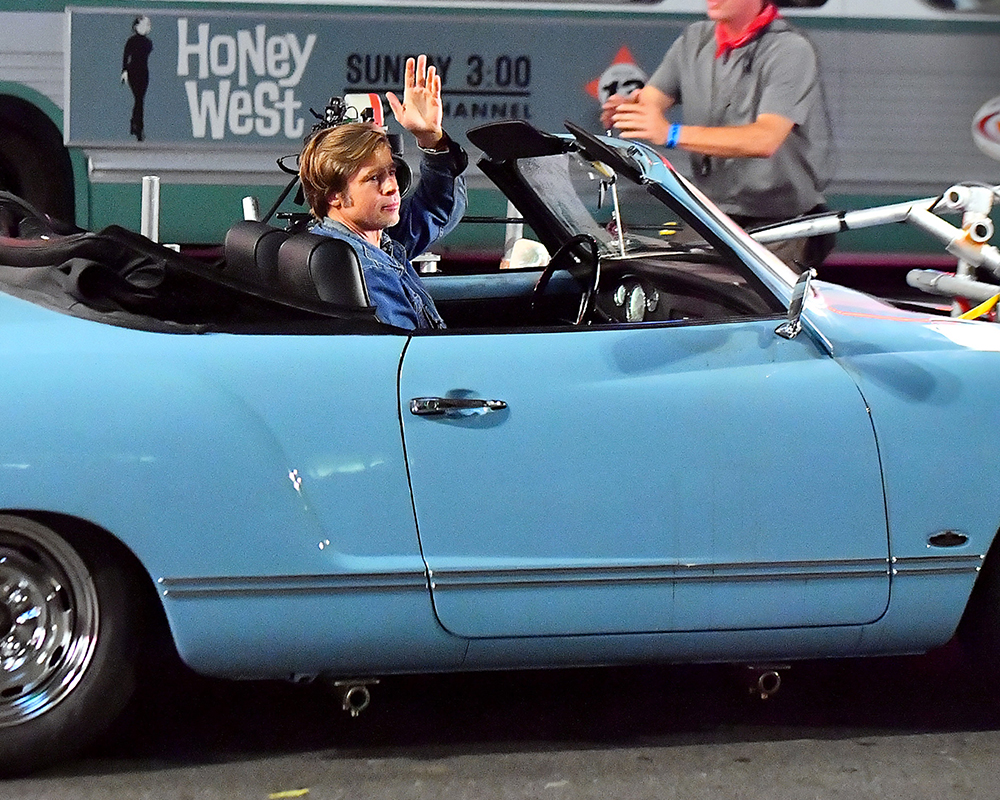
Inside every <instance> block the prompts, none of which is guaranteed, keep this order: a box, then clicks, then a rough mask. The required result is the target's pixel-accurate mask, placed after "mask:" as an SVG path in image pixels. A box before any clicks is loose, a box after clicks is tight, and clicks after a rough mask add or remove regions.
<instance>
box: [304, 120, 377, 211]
mask: <svg viewBox="0 0 1000 800" xmlns="http://www.w3.org/2000/svg"><path fill="white" fill-rule="evenodd" d="M383 147H384V148H386V149H387V150H389V151H390V152H391V150H392V148H391V147H390V145H389V137H388V135H387V134H386V133H385V131H383V130H382V129H381V128H378V127H376V126H374V125H372V124H370V123H368V122H348V123H346V124H344V125H337V126H335V127H332V128H323V129H322V130H320V131H318V132H316V133H315V134H313V136H312V137H310V139H309V141H307V142H306V144H305V147H303V148H302V154H301V155H300V156H299V178H300V179H301V181H302V191H303V193H304V194H305V198H306V202H307V203H308V204H309V210H310V211H311V212H312V214H313V216H314V217H316V219H323V217H325V216H326V213H327V211H328V210H329V208H330V199H329V198H330V195H331V194H336V193H337V192H342V191H344V190H345V189H346V188H347V184H348V182H349V181H350V180H351V176H352V175H354V173H356V172H357V171H358V170H359V169H361V168H362V167H363V166H364V165H365V164H366V163H367V162H368V161H369V160H370V159H371V158H372V157H373V156H374V155H375V154H377V153H378V152H379V151H380V150H381V149H382V148H383Z"/></svg>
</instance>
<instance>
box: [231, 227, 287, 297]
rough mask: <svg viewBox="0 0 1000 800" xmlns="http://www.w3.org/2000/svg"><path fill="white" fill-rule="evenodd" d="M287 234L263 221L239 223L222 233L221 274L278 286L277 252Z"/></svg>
mask: <svg viewBox="0 0 1000 800" xmlns="http://www.w3.org/2000/svg"><path fill="white" fill-rule="evenodd" d="M287 238H288V232H287V231H283V230H281V229H280V228H272V227H271V226H270V225H268V224H266V223H264V222H257V221H255V220H240V221H239V222H237V223H236V224H235V225H233V227H231V228H230V229H229V230H228V231H227V232H226V240H225V245H224V253H225V257H226V268H225V272H226V274H227V275H230V276H232V277H235V278H240V279H242V280H245V281H249V282H251V283H258V284H263V285H265V286H266V285H274V284H277V283H278V249H279V248H280V247H281V245H282V243H283V242H284V241H285V240H286V239H287Z"/></svg>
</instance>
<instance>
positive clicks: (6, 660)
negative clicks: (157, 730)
mask: <svg viewBox="0 0 1000 800" xmlns="http://www.w3.org/2000/svg"><path fill="white" fill-rule="evenodd" d="M135 585H136V582H135V581H134V579H133V578H132V571H131V570H130V569H128V568H127V565H126V563H125V561H124V559H123V558H122V557H121V556H120V555H117V553H116V549H115V548H114V547H113V546H111V543H109V542H102V541H100V539H98V538H95V537H94V536H93V535H91V534H90V532H83V531H77V530H70V529H69V528H66V529H65V530H64V529H63V526H59V527H58V528H57V527H55V526H52V527H50V526H48V525H45V524H42V523H41V522H38V521H35V520H33V519H28V518H25V517H20V516H13V515H7V514H0V772H3V773H6V774H14V773H21V772H25V771H27V770H30V769H34V768H37V767H39V766H42V765H44V764H46V763H49V762H52V761H54V760H56V759H59V758H63V757H65V756H67V755H69V754H71V753H73V752H75V751H77V750H79V749H80V748H82V747H83V746H84V745H86V744H88V743H90V742H91V741H93V740H94V738H96V737H97V736H98V735H99V734H100V733H102V732H103V731H104V730H105V729H106V728H107V727H108V725H110V723H111V721H112V720H113V719H114V718H115V716H117V714H118V713H119V712H120V711H121V709H122V708H123V706H124V705H125V703H126V702H127V700H128V698H129V696H130V695H131V692H132V688H133V686H134V668H135V663H136V658H137V650H138V647H137V635H138V632H139V627H140V619H139V610H138V609H139V608H140V606H141V604H140V603H139V602H138V598H137V597H136V596H135V591H134V587H135Z"/></svg>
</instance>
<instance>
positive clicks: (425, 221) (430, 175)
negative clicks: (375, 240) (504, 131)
mask: <svg viewBox="0 0 1000 800" xmlns="http://www.w3.org/2000/svg"><path fill="white" fill-rule="evenodd" d="M468 164H469V156H468V155H467V154H466V152H465V150H463V149H462V147H461V145H459V144H458V143H457V142H455V141H452V140H451V139H450V138H449V140H448V149H447V150H445V151H442V152H441V153H440V154H438V153H427V152H424V153H423V157H422V158H421V159H420V181H419V182H418V183H417V187H416V189H415V191H414V192H413V194H412V195H410V196H409V197H407V198H405V199H404V200H403V204H402V207H401V209H400V213H399V222H398V223H397V224H396V225H394V226H393V227H392V228H389V229H388V230H387V231H386V232H387V233H388V234H389V236H390V237H391V238H392V239H394V240H395V241H397V242H399V243H400V244H402V245H403V246H404V247H405V248H406V254H407V257H409V258H414V257H415V256H418V255H420V254H421V253H423V252H424V251H425V250H426V249H427V248H428V247H430V246H431V245H432V244H434V242H436V241H437V240H438V239H440V238H441V237H442V236H444V235H445V234H447V233H449V232H450V231H451V230H453V229H454V228H455V226H456V225H458V223H459V221H460V220H461V219H462V215H463V214H464V213H465V209H466V206H467V205H468V195H467V190H466V185H465V178H464V177H463V175H462V173H463V172H465V169H466V167H468Z"/></svg>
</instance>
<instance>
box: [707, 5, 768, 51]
mask: <svg viewBox="0 0 1000 800" xmlns="http://www.w3.org/2000/svg"><path fill="white" fill-rule="evenodd" d="M779 16H780V15H779V14H778V7H777V6H776V5H774V4H773V3H768V4H767V5H766V6H764V8H762V9H761V11H760V13H759V14H758V15H757V16H756V17H755V18H754V21H753V22H751V23H750V27H748V28H747V29H746V30H745V31H743V33H741V34H740V35H739V36H733V37H730V36H728V35H727V34H726V33H725V32H724V31H723V30H722V26H721V25H719V24H718V23H716V25H715V57H716V58H718V57H719V56H722V55H728V54H729V53H730V52H732V51H733V50H735V49H736V48H737V47H742V46H743V45H745V44H747V43H748V42H751V41H753V40H754V39H755V38H757V36H758V35H759V34H760V32H761V31H762V30H764V28H766V27H767V26H768V25H770V24H771V23H772V22H774V21H775V20H776V19H777V18H778V17H779Z"/></svg>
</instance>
